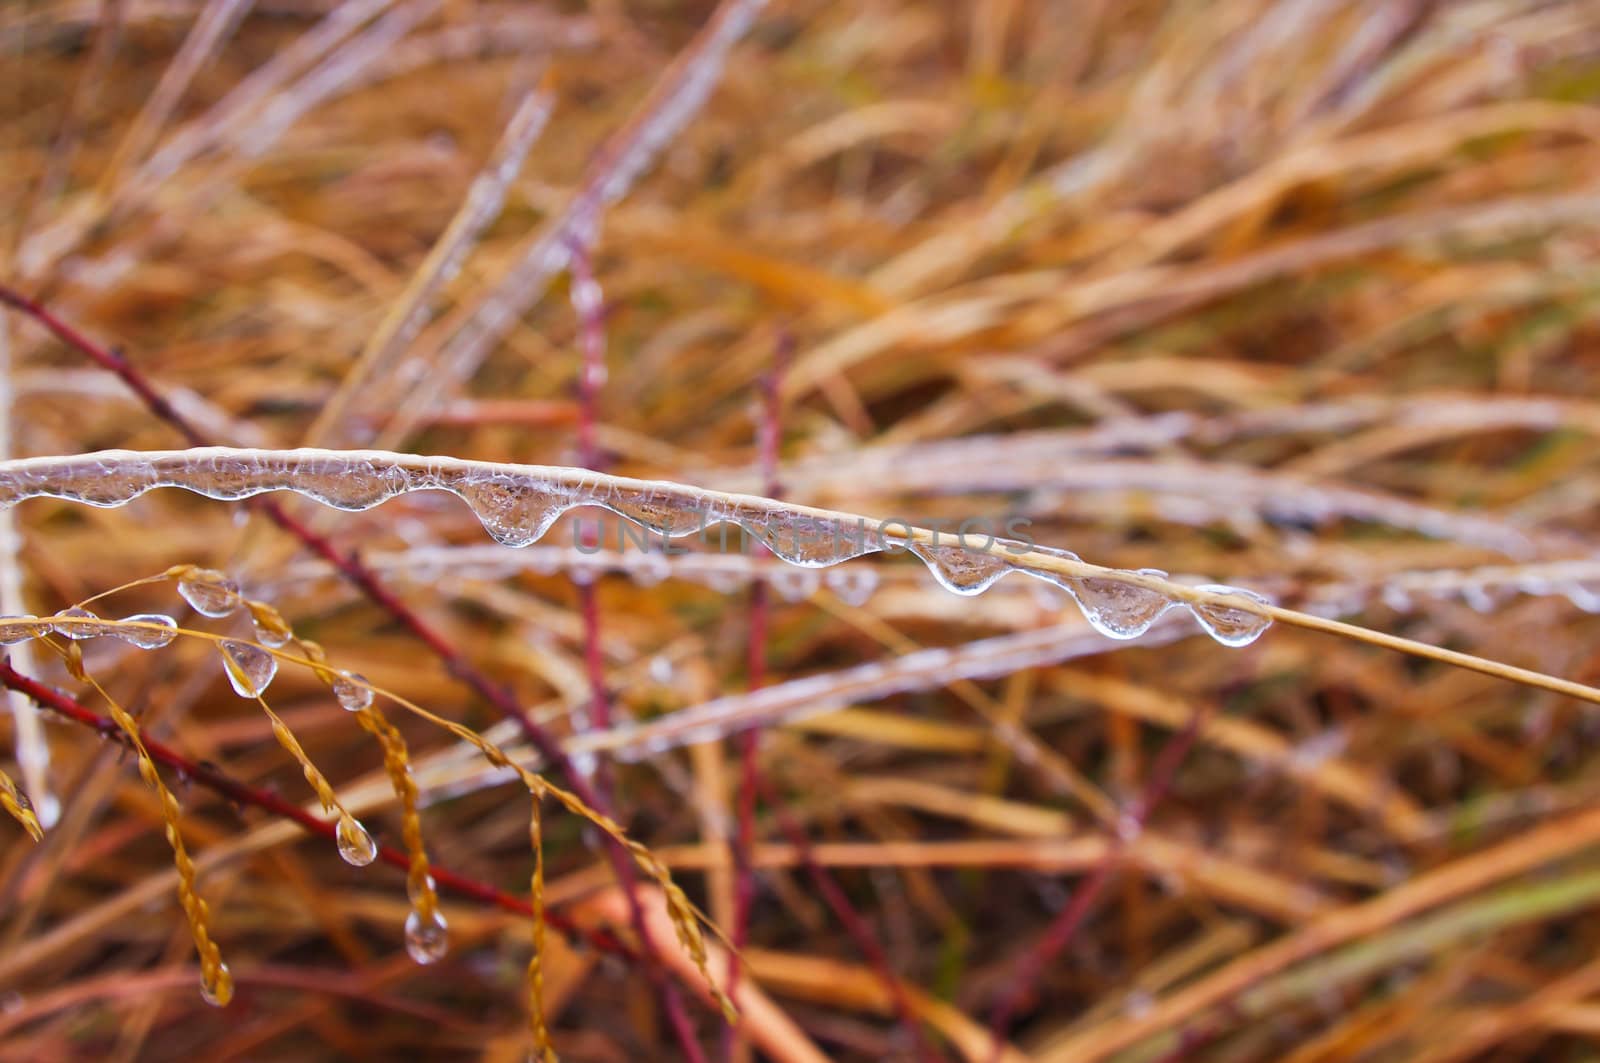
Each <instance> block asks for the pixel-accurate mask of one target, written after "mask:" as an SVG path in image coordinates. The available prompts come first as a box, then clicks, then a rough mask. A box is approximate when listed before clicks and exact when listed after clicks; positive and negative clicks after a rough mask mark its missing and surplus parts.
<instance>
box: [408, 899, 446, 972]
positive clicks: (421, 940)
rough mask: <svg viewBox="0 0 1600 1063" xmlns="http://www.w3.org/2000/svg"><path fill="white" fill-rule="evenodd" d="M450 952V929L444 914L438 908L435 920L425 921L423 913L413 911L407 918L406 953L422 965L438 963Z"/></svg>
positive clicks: (434, 915) (434, 914) (434, 913)
mask: <svg viewBox="0 0 1600 1063" xmlns="http://www.w3.org/2000/svg"><path fill="white" fill-rule="evenodd" d="M449 951H450V928H449V925H448V924H447V923H446V922H445V921H444V913H443V912H441V911H439V910H438V909H437V908H435V909H434V911H433V918H432V919H429V920H424V919H423V917H422V913H421V912H419V911H417V910H415V909H413V910H412V912H411V914H410V915H408V916H406V952H408V953H410V954H411V958H412V959H413V960H415V961H417V962H418V963H421V964H429V963H438V962H439V961H440V960H442V959H444V956H445V953H447V952H449Z"/></svg>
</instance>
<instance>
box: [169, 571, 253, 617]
mask: <svg viewBox="0 0 1600 1063" xmlns="http://www.w3.org/2000/svg"><path fill="white" fill-rule="evenodd" d="M178 595H179V596H180V597H181V598H183V600H184V601H186V602H188V603H189V607H190V608H192V609H193V610H194V611H195V612H197V613H199V614H200V615H201V616H209V617H211V618H213V619H218V618H221V617H224V616H228V615H229V614H231V613H232V612H233V611H234V610H236V609H238V608H239V607H240V606H241V605H243V604H244V599H243V598H241V597H239V585H238V584H237V583H235V582H233V581H232V580H231V579H228V578H227V577H226V576H224V575H223V574H222V573H220V572H216V571H213V570H211V569H196V570H194V572H193V574H192V575H191V576H189V577H188V578H186V579H180V580H179V581H178Z"/></svg>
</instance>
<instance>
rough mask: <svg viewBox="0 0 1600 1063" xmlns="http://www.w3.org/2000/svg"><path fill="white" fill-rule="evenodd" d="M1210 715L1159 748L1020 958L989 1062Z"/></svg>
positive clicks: (996, 1017) (993, 1024)
mask: <svg viewBox="0 0 1600 1063" xmlns="http://www.w3.org/2000/svg"><path fill="white" fill-rule="evenodd" d="M1207 714H1208V710H1207V708H1206V707H1205V706H1201V707H1200V708H1197V709H1196V710H1195V711H1194V712H1193V713H1192V714H1191V715H1190V717H1189V720H1188V722H1187V723H1186V724H1185V725H1184V727H1183V730H1181V731H1179V732H1178V733H1177V734H1175V735H1173V736H1172V738H1171V739H1170V740H1169V741H1168V742H1167V744H1166V745H1165V746H1163V747H1162V748H1161V752H1160V753H1158V754H1157V755H1156V760H1155V763H1154V764H1152V765H1151V766H1150V775H1149V777H1148V778H1147V779H1146V781H1145V785H1144V788H1143V789H1142V790H1141V791H1140V793H1139V795H1138V797H1136V798H1135V799H1134V802H1133V805H1132V807H1130V808H1129V809H1127V811H1126V812H1125V813H1124V814H1123V816H1122V818H1121V820H1120V822H1118V824H1117V829H1116V831H1115V833H1113V834H1112V836H1111V843H1110V844H1109V845H1108V846H1106V853H1105V856H1104V857H1102V858H1101V860H1100V862H1099V863H1097V864H1096V865H1095V867H1094V869H1093V870H1092V871H1090V872H1089V876H1088V877H1087V878H1085V879H1083V880H1081V881H1080V882H1079V883H1078V886H1077V888H1076V889H1075V890H1074V891H1073V893H1072V896H1071V897H1070V898H1069V899H1068V901H1067V905H1066V907H1065V908H1063V909H1061V912H1060V913H1059V914H1058V915H1057V916H1056V917H1055V919H1054V920H1052V921H1051V923H1050V926H1049V927H1048V928H1046V930H1045V932H1044V936H1043V937H1042V938H1041V939H1040V940H1039V943H1038V944H1037V945H1035V946H1034V947H1033V948H1032V949H1030V950H1028V951H1027V952H1026V953H1025V954H1024V955H1023V957H1022V959H1021V960H1019V961H1018V963H1017V970H1016V973H1015V975H1014V976H1013V978H1012V980H1011V986H1010V989H1009V990H1008V991H1007V992H1006V993H1005V995H1003V996H1002V997H1001V998H1000V999H999V1002H998V1003H996V1005H995V1008H994V1012H993V1016H992V1018H991V1019H990V1030H991V1032H992V1033H993V1036H994V1040H993V1044H992V1046H991V1048H990V1056H989V1059H990V1063H1000V1059H1001V1058H1002V1055H1003V1053H1004V1051H1005V1043H1006V1037H1007V1035H1008V1034H1009V1033H1010V1029H1011V1020H1012V1019H1013V1018H1014V1017H1015V1015H1016V1013H1017V1010H1018V1009H1019V1008H1020V1007H1021V1006H1022V1002H1023V1001H1024V1000H1025V999H1026V998H1027V997H1028V995H1029V994H1030V993H1031V992H1032V991H1033V987H1034V986H1035V985H1036V984H1037V983H1038V981H1039V978H1040V977H1041V976H1042V975H1043V973H1044V970H1045V968H1046V967H1047V966H1049V964H1050V962H1051V961H1052V960H1054V959H1055V958H1056V956H1057V955H1059V954H1060V953H1061V950H1062V949H1065V948H1066V947H1067V946H1068V945H1069V944H1071V943H1072V939H1073V937H1074V936H1075V935H1076V934H1077V932H1078V928H1079V927H1081V926H1082V925H1083V922H1084V920H1085V919H1086V918H1087V917H1088V915H1089V912H1090V910H1091V909H1092V908H1093V907H1094V903H1095V901H1096V900H1098V899H1099V897H1100V894H1101V893H1103V892H1104V891H1105V888H1106V886H1107V885H1109V884H1110V882H1111V880H1112V878H1113V877H1114V876H1115V874H1116V871H1117V867H1118V865H1119V863H1120V860H1121V856H1122V852H1123V850H1124V848H1126V846H1127V845H1128V843H1129V842H1131V841H1133V840H1134V839H1135V838H1137V837H1138V836H1139V832H1140V831H1142V830H1143V829H1144V825H1145V821H1146V820H1148V819H1149V818H1150V813H1151V812H1153V811H1154V810H1155V807H1156V805H1158V804H1160V803H1161V799H1162V798H1163V797H1165V796H1166V794H1167V791H1168V790H1169V789H1170V788H1171V786H1172V780H1173V778H1174V776H1176V775H1177V773H1178V768H1179V767H1180V766H1181V765H1182V764H1183V760H1184V758H1185V757H1187V756H1188V755H1189V750H1190V749H1192V748H1194V743H1195V739H1197V738H1198V737H1199V736H1200V729H1201V727H1202V726H1203V725H1204V723H1205V719H1206V716H1207Z"/></svg>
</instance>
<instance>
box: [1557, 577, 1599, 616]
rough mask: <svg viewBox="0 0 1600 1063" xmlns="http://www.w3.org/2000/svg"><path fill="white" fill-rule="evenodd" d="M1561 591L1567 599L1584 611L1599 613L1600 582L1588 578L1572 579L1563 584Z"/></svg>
mask: <svg viewBox="0 0 1600 1063" xmlns="http://www.w3.org/2000/svg"><path fill="white" fill-rule="evenodd" d="M1561 592H1562V593H1563V594H1565V595H1566V596H1567V600H1568V601H1570V602H1571V603H1572V604H1573V605H1575V606H1577V607H1578V608H1579V609H1582V610H1583V611H1584V612H1586V613H1600V584H1597V583H1596V582H1595V581H1593V580H1590V581H1588V582H1585V581H1583V580H1573V581H1572V582H1570V583H1567V584H1564V585H1563V586H1562V588H1561Z"/></svg>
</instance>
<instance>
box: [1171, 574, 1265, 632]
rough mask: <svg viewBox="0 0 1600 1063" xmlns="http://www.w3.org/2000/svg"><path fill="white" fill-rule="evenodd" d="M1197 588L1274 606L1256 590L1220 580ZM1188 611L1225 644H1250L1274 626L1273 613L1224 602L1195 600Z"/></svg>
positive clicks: (1207, 630)
mask: <svg viewBox="0 0 1600 1063" xmlns="http://www.w3.org/2000/svg"><path fill="white" fill-rule="evenodd" d="M1195 590H1198V591H1205V592H1207V593H1210V594H1226V595H1230V596H1232V597H1235V598H1243V599H1246V600H1248V601H1252V602H1258V603H1259V604H1261V605H1271V604H1272V603H1271V601H1269V600H1268V599H1267V598H1266V597H1264V596H1262V595H1260V594H1257V593H1256V592H1255V591H1247V590H1244V589H1242V588H1240V587H1229V586H1227V585H1226V584H1221V583H1208V584H1206V585H1205V586H1203V587H1196V588H1195ZM1189 611H1190V612H1191V613H1193V614H1194V618H1195V619H1196V620H1198V621H1200V626H1201V627H1203V628H1205V629H1206V633H1207V634H1208V635H1210V636H1211V637H1212V638H1214V639H1216V640H1217V641H1218V642H1220V643H1222V644H1223V645H1224V646H1235V647H1237V646H1248V645H1250V644H1251V643H1252V642H1254V641H1255V640H1256V639H1258V638H1260V637H1261V633H1262V632H1264V631H1266V630H1267V628H1269V627H1271V626H1272V618H1271V617H1270V616H1262V615H1261V614H1260V613H1254V612H1251V611H1250V610H1248V609H1240V608H1237V607H1235V606H1231V605H1227V604H1224V603H1222V602H1193V603H1191V604H1190V605H1189Z"/></svg>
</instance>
